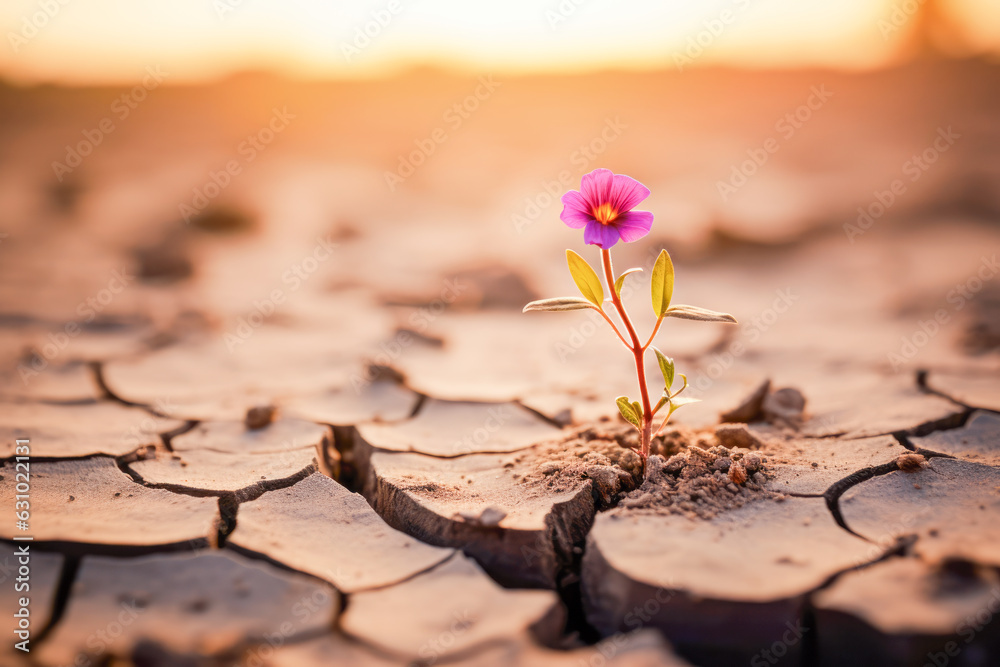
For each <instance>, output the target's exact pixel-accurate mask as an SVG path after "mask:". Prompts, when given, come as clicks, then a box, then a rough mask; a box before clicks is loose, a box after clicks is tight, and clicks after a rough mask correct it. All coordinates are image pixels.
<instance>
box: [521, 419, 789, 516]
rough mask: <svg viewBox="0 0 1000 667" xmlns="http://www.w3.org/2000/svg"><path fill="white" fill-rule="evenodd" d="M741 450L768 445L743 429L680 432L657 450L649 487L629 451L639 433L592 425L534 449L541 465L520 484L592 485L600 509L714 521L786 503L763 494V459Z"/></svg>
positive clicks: (656, 446)
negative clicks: (747, 508) (763, 504)
mask: <svg viewBox="0 0 1000 667" xmlns="http://www.w3.org/2000/svg"><path fill="white" fill-rule="evenodd" d="M736 442H744V443H747V444H752V445H754V446H756V447H763V446H764V444H765V443H764V442H763V441H762V440H761V439H760V438H758V437H757V436H756V435H755V434H754V433H753V432H751V431H750V430H749V429H747V427H746V425H744V424H722V425H720V426H718V427H716V428H715V429H714V431H713V430H707V431H694V430H691V429H687V428H682V427H676V428H674V429H672V430H670V431H667V432H666V433H664V434H663V435H662V436H661V437H658V438H655V439H654V441H653V442H652V444H651V446H650V451H651V455H650V457H649V460H648V462H647V465H648V466H649V468H650V469H649V472H648V473H647V474H646V476H645V480H643V471H642V465H641V461H640V459H639V456H638V455H637V454H636V453H635V452H634V451H633V450H632V449H631V448H632V447H636V446H638V437H637V433H636V432H635V430H634V429H633V428H632V427H631V426H629V425H627V424H607V423H596V424H588V425H584V426H581V427H578V428H576V429H574V430H572V431H569V432H568V433H566V434H565V435H564V436H563V437H562V438H560V439H558V440H552V441H550V442H547V443H542V444H541V445H539V446H538V447H536V448H535V449H533V450H532V454H533V456H534V457H535V458H536V459H537V460H539V461H541V462H540V463H539V464H538V465H537V466H536V467H535V468H534V470H533V471H532V472H529V473H528V474H526V475H525V476H524V479H523V480H522V483H523V484H525V485H527V486H528V488H531V487H544V488H546V489H549V490H551V489H554V488H562V487H564V486H567V487H568V486H572V485H573V484H574V483H576V482H577V481H578V480H579V479H581V478H583V479H590V480H592V483H593V488H594V491H595V497H596V498H597V500H598V508H599V509H606V508H609V507H613V506H615V505H616V504H619V503H620V505H621V506H622V507H627V508H631V509H641V510H653V511H655V512H666V513H668V514H670V513H680V514H684V515H687V516H691V517H701V518H711V517H713V516H715V515H716V514H718V513H719V512H721V511H723V510H727V509H734V508H736V507H740V506H742V505H743V504H745V503H746V502H748V501H749V500H753V499H757V498H762V497H777V496H778V495H780V494H776V493H772V492H770V491H767V490H765V488H764V487H765V485H766V484H767V481H768V474H767V471H766V467H765V463H766V462H767V459H766V458H765V456H764V455H763V454H762V453H760V452H758V451H755V450H752V449H750V448H748V447H739V446H736V444H735V443H736ZM720 443H728V446H724V445H723V444H720Z"/></svg>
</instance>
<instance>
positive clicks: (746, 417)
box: [720, 379, 771, 422]
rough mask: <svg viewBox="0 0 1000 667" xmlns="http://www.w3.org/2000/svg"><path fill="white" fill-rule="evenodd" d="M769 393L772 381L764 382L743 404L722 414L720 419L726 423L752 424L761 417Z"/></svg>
mask: <svg viewBox="0 0 1000 667" xmlns="http://www.w3.org/2000/svg"><path fill="white" fill-rule="evenodd" d="M769 391H771V380H770V379H768V380H764V381H763V382H761V383H760V385H758V386H757V388H756V389H754V390H753V393H751V394H750V395H749V396H747V397H746V398H745V399H744V400H743V402H742V403H740V404H739V405H738V406H736V407H735V408H733V409H732V410H729V411H728V412H724V413H722V414H721V415H720V418H721V419H722V421H724V422H752V421H753V420H755V419H757V418H758V417H760V415H761V407H762V406H763V404H764V398H765V397H766V396H767V393H768V392H769Z"/></svg>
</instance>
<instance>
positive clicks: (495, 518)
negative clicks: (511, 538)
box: [457, 507, 507, 528]
mask: <svg viewBox="0 0 1000 667" xmlns="http://www.w3.org/2000/svg"><path fill="white" fill-rule="evenodd" d="M457 516H458V517H459V518H460V519H462V521H464V522H465V523H471V524H473V525H476V526H482V527H483V528H496V527H497V526H499V525H500V522H501V521H503V520H504V518H506V516H507V513H506V512H504V511H503V510H502V509H500V508H498V507H487V508H485V509H483V511H482V512H480V513H479V514H478V515H477V514H473V513H471V512H459V513H458V515H457Z"/></svg>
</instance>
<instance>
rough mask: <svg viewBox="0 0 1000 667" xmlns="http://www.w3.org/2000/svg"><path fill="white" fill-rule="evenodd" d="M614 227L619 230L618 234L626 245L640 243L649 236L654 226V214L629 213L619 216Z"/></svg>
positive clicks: (644, 212) (643, 212) (647, 212)
mask: <svg viewBox="0 0 1000 667" xmlns="http://www.w3.org/2000/svg"><path fill="white" fill-rule="evenodd" d="M614 226H615V227H617V228H618V233H619V234H620V235H621V237H622V241H624V242H625V243H631V242H632V241H638V240H639V239H641V238H642V237H643V236H645V235H646V234H648V233H649V230H650V228H651V227H652V226H653V214H652V213H650V212H649V211H629V212H628V213H625V214H624V215H620V216H618V219H617V220H615V222H614Z"/></svg>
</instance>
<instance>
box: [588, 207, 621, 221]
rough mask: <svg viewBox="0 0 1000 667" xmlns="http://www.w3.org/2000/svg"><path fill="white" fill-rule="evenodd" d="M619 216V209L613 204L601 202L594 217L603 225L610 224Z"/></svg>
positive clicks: (595, 210)
mask: <svg viewBox="0 0 1000 667" xmlns="http://www.w3.org/2000/svg"><path fill="white" fill-rule="evenodd" d="M617 217H618V211H616V210H615V209H614V208H612V207H611V204H601V205H600V206H598V207H597V208H595V209H594V218H595V219H596V220H597V221H598V222H599V223H601V224H602V225H610V224H611V223H612V222H614V221H615V218H617Z"/></svg>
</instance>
